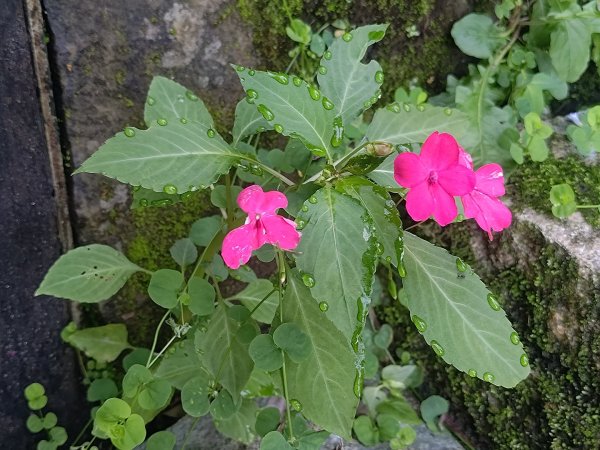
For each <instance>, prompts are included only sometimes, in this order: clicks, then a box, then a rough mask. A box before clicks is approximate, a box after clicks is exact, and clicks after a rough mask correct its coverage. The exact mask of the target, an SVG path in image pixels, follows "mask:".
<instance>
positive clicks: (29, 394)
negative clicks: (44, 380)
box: [23, 383, 46, 400]
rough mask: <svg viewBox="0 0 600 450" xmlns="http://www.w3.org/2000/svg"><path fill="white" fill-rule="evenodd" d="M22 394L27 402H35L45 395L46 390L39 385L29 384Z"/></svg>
mask: <svg viewBox="0 0 600 450" xmlns="http://www.w3.org/2000/svg"><path fill="white" fill-rule="evenodd" d="M23 392H24V394H25V398H26V399H27V400H35V399H37V398H40V397H42V396H43V395H44V394H45V393H46V390H45V389H44V386H42V385H41V384H40V383H31V384H30V385H28V386H27V387H26V388H25V390H24V391H23Z"/></svg>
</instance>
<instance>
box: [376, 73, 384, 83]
mask: <svg viewBox="0 0 600 450" xmlns="http://www.w3.org/2000/svg"><path fill="white" fill-rule="evenodd" d="M375 82H376V83H378V84H381V83H383V72H382V71H381V70H378V71H377V72H375Z"/></svg>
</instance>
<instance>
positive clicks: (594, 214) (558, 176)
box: [510, 155, 600, 228]
mask: <svg viewBox="0 0 600 450" xmlns="http://www.w3.org/2000/svg"><path fill="white" fill-rule="evenodd" d="M510 181H511V186H510V191H511V192H512V194H513V195H512V198H514V199H515V202H516V205H515V206H517V207H525V206H528V207H531V208H534V209H536V210H538V211H541V212H545V213H546V214H549V215H552V208H551V207H552V205H551V203H550V200H549V195H550V189H551V188H552V186H553V185H555V184H561V183H568V184H570V185H571V187H573V190H574V191H575V195H576V199H577V203H578V204H580V205H598V204H600V166H598V165H587V164H585V163H584V162H583V160H582V158H580V157H578V156H576V155H570V156H567V157H565V158H560V159H557V158H555V157H550V158H548V159H547V160H546V161H544V162H542V163H534V162H531V161H528V162H527V163H525V164H524V165H522V166H520V167H519V168H518V169H517V170H516V171H515V173H513V174H512V175H511V178H510ZM580 211H581V214H582V215H583V217H584V218H585V219H586V221H587V222H588V223H589V224H591V225H592V226H593V227H596V228H598V227H600V211H598V210H597V209H591V208H590V209H582V210H580Z"/></svg>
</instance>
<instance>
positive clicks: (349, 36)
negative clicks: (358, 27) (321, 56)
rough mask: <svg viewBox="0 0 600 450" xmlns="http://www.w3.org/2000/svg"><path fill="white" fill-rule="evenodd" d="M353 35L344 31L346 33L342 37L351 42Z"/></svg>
mask: <svg viewBox="0 0 600 450" xmlns="http://www.w3.org/2000/svg"><path fill="white" fill-rule="evenodd" d="M352 38H353V36H352V33H344V35H343V36H342V39H343V40H344V41H346V42H350V41H351V40H352Z"/></svg>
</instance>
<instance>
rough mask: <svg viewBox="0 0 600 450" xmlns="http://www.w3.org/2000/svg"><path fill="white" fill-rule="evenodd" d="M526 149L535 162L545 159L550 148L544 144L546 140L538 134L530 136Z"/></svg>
mask: <svg viewBox="0 0 600 450" xmlns="http://www.w3.org/2000/svg"><path fill="white" fill-rule="evenodd" d="M527 150H528V151H529V155H530V156H531V160H532V161H536V162H541V161H546V159H548V155H549V154H550V149H549V148H548V145H546V141H545V140H544V139H543V138H541V137H540V136H532V137H531V141H529V145H528V146H527Z"/></svg>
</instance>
